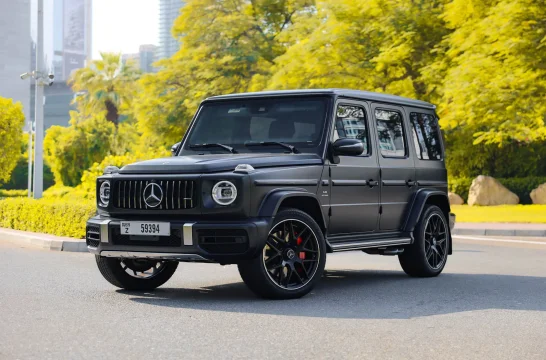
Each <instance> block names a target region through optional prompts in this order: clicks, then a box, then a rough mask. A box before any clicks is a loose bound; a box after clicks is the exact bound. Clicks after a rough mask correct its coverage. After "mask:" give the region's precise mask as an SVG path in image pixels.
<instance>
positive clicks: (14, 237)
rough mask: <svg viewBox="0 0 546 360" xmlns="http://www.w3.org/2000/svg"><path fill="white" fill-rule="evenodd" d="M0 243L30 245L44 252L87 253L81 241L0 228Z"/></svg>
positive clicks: (83, 242) (83, 241)
mask: <svg viewBox="0 0 546 360" xmlns="http://www.w3.org/2000/svg"><path fill="white" fill-rule="evenodd" d="M0 241H5V242H11V243H15V244H20V245H30V246H33V247H37V248H40V249H45V250H54V251H72V252H87V245H86V244H85V240H83V239H73V238H69V237H61V236H55V235H48V234H42V233H34V232H29V231H20V230H11V229H5V228H0Z"/></svg>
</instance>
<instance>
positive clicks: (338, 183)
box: [329, 99, 380, 236]
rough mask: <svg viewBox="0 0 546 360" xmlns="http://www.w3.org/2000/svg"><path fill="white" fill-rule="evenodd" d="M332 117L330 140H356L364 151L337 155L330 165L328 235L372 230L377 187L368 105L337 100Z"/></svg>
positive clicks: (375, 223) (377, 200) (374, 153)
mask: <svg viewBox="0 0 546 360" xmlns="http://www.w3.org/2000/svg"><path fill="white" fill-rule="evenodd" d="M334 116H335V119H334V121H335V124H334V126H333V128H334V129H333V134H332V141H335V140H337V139H339V138H356V139H360V140H361V141H362V143H363V145H364V152H363V153H362V154H361V155H359V156H339V157H338V159H337V161H335V163H331V164H330V167H329V171H330V181H331V187H330V191H331V197H330V206H331V208H330V209H331V216H330V224H329V235H334V236H335V235H344V234H358V233H366V232H373V231H375V230H377V224H378V219H379V194H380V190H379V189H380V188H379V165H378V162H377V151H375V146H374V144H375V141H374V140H372V136H371V135H372V132H371V128H370V115H369V107H368V105H367V104H366V103H365V102H360V101H353V100H345V99H340V100H339V101H338V103H337V104H336V112H335V114H334Z"/></svg>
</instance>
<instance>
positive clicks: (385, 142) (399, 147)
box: [375, 109, 406, 157]
mask: <svg viewBox="0 0 546 360" xmlns="http://www.w3.org/2000/svg"><path fill="white" fill-rule="evenodd" d="M375 120H376V122H377V134H378V138H379V148H380V149H381V155H383V156H386V157H404V156H406V146H405V143H404V127H403V125H402V115H400V113H399V112H397V111H392V110H383V109H376V110H375Z"/></svg>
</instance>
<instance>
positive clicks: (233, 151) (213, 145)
mask: <svg viewBox="0 0 546 360" xmlns="http://www.w3.org/2000/svg"><path fill="white" fill-rule="evenodd" d="M213 147H218V148H222V149H224V150H227V151H229V152H230V153H232V154H237V150H235V149H234V148H232V147H231V146H227V145H224V144H219V143H211V144H191V145H190V146H189V148H190V149H207V148H213Z"/></svg>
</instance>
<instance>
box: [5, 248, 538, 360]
mask: <svg viewBox="0 0 546 360" xmlns="http://www.w3.org/2000/svg"><path fill="white" fill-rule="evenodd" d="M525 240H530V239H525ZM531 241H533V240H531ZM326 268H327V274H326V276H325V278H324V279H323V280H322V283H321V284H320V286H319V287H317V288H316V289H315V290H314V291H313V292H312V293H311V294H310V295H308V296H307V297H305V298H303V299H300V300H290V301H264V300H260V299H257V298H255V297H254V296H253V295H252V294H251V293H250V292H249V291H248V290H247V289H246V288H245V286H244V285H243V283H242V282H241V280H240V278H239V276H238V273H237V269H236V268H235V267H234V266H226V267H222V266H219V265H206V264H181V266H180V267H179V268H178V269H179V270H178V272H177V274H175V276H174V277H173V279H171V281H170V282H168V283H167V284H166V285H164V287H162V288H161V289H159V290H157V291H156V292H153V293H128V292H124V291H120V290H116V289H115V288H114V287H112V286H111V285H109V284H108V283H107V282H106V281H105V280H103V279H102V277H101V275H100V274H99V272H98V270H97V269H96V266H95V262H94V258H93V257H92V256H91V255H89V254H82V253H62V252H49V251H41V250H34V249H28V248H20V247H17V246H15V245H12V244H7V243H2V242H1V241H0V276H1V279H2V280H1V283H0V359H27V358H35V359H47V358H50V359H80V358H82V359H83V358H101V359H114V358H119V359H143V358H147V359H149V358H152V357H154V358H164V359H168V358H178V359H186V358H190V359H191V358H196V359H197V358H199V359H202V358H215V359H223V358H256V359H257V358H260V359H261V358H275V359H280V358H288V359H310V358H314V359H322V358H336V359H340V358H353V359H356V358H358V359H433V358H434V359H541V360H542V359H545V358H546V245H545V244H533V243H529V244H527V243H513V242H504V243H489V242H485V241H483V240H476V241H474V240H469V239H464V240H461V239H458V240H457V241H456V243H455V252H454V255H453V256H451V257H450V258H449V259H448V264H447V266H446V269H445V271H444V273H443V274H442V275H440V276H439V277H437V278H433V279H412V278H409V277H407V276H406V275H405V274H404V273H403V272H402V271H401V270H400V267H399V265H398V260H397V259H396V258H394V257H380V256H370V255H365V254H363V253H360V252H351V253H342V254H335V255H331V256H329V258H328V263H327V266H326Z"/></svg>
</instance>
